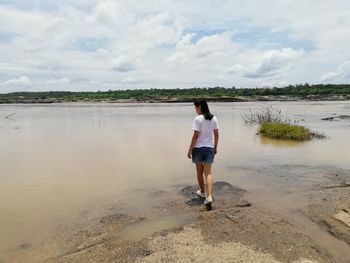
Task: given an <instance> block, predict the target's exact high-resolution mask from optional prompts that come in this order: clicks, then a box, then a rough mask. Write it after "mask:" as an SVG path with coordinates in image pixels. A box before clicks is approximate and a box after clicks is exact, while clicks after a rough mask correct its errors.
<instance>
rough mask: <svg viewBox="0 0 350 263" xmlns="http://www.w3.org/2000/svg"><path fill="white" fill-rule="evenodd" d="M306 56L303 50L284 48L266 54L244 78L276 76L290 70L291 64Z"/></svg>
mask: <svg viewBox="0 0 350 263" xmlns="http://www.w3.org/2000/svg"><path fill="white" fill-rule="evenodd" d="M303 55H304V51H303V50H293V49H291V48H284V49H282V50H281V51H280V50H270V51H268V52H266V53H265V54H264V55H263V57H262V59H261V61H260V62H259V63H258V64H256V65H253V66H252V67H251V69H250V70H248V71H247V72H246V73H245V74H244V76H245V77H247V78H261V77H269V76H273V75H276V74H278V73H280V72H283V71H284V70H285V69H286V68H288V67H289V66H290V65H291V63H292V62H293V61H294V60H296V59H298V58H300V57H301V56H303Z"/></svg>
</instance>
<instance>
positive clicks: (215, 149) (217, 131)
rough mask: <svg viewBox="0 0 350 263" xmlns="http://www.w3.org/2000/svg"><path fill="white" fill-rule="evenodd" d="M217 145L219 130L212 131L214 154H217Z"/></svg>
mask: <svg viewBox="0 0 350 263" xmlns="http://www.w3.org/2000/svg"><path fill="white" fill-rule="evenodd" d="M218 143H219V129H214V152H215V154H216V153H217V149H218Z"/></svg>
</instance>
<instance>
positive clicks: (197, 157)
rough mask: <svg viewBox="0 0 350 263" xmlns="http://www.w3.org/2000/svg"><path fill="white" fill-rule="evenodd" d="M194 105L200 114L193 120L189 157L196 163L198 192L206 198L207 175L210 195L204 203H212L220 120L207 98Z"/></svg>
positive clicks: (197, 101)
mask: <svg viewBox="0 0 350 263" xmlns="http://www.w3.org/2000/svg"><path fill="white" fill-rule="evenodd" d="M194 106H195V109H196V112H197V114H198V116H197V117H195V118H194V120H193V125H192V130H193V136H192V141H191V145H190V148H189V149H188V153H187V157H188V158H190V159H191V158H192V162H193V163H195V164H196V170H197V180H198V184H199V187H200V189H199V190H198V191H197V192H196V194H197V195H198V196H200V197H203V198H205V194H204V180H203V173H204V175H205V177H206V181H207V187H208V189H207V193H208V196H207V198H206V199H205V201H204V204H205V205H210V204H211V203H212V202H213V193H212V188H213V183H212V175H211V165H212V163H213V162H214V155H215V154H216V153H217V147H218V141H219V130H218V120H217V119H216V117H215V116H214V115H213V114H211V113H210V111H209V107H208V104H207V102H206V100H204V99H200V100H196V101H195V102H194ZM213 137H214V138H213Z"/></svg>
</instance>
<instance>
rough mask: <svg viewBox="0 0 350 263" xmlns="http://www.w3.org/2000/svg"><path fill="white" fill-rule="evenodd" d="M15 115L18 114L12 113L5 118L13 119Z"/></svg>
mask: <svg viewBox="0 0 350 263" xmlns="http://www.w3.org/2000/svg"><path fill="white" fill-rule="evenodd" d="M15 114H16V112H15V113H11V114H10V115H7V116H5V118H6V119H9V118H10V117H12V116H13V115H15Z"/></svg>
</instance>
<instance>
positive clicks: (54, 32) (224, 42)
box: [0, 0, 350, 93]
mask: <svg viewBox="0 0 350 263" xmlns="http://www.w3.org/2000/svg"><path fill="white" fill-rule="evenodd" d="M348 10H350V2H349V1H345V0H334V1H325V0H305V1H288V0H284V1H280V0H270V1H264V2H262V1H257V0H245V1H243V0H230V1H228V0H227V1H224V0H221V1H220V0H212V1H209V0H201V1H200V0H193V1H185V0H179V1H176V2H174V1H170V0H155V1H146V0H138V1H136V0H129V1H120V0H119V1H118V0H116V1H112V0H101V1H98V0H84V1H83V0H71V1H68V0H61V1H53V0H51V1H42V0H34V1H23V0H15V1H13V0H12V1H8V0H6V1H4V0H2V1H1V0H0V72H1V74H0V93H4V92H12V91H23V90H24V91H41V90H77V91H79V90H81V91H82V90H108V89H136V88H190V87H194V86H196V87H198V86H202V87H204V86H218V85H220V86H226V87H231V86H236V87H265V86H284V85H289V84H297V83H305V82H308V83H349V81H350V47H349V44H348V43H350V16H349V15H348Z"/></svg>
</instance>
